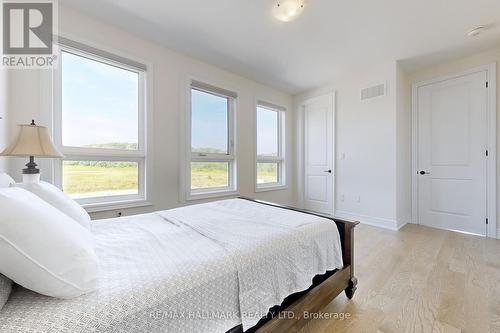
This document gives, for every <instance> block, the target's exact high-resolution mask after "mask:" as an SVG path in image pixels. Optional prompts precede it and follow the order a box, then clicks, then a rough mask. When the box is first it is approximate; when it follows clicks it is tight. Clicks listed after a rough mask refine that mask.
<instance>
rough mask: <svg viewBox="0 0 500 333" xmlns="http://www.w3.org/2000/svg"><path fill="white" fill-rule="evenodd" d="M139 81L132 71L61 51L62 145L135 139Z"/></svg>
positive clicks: (136, 134) (133, 141)
mask: <svg viewBox="0 0 500 333" xmlns="http://www.w3.org/2000/svg"><path fill="white" fill-rule="evenodd" d="M138 83H139V75H138V74H137V73H135V72H132V71H127V70H124V69H121V68H118V67H114V66H110V65H107V64H103V63H100V62H97V61H90V60H88V59H86V58H83V57H80V56H76V55H73V54H70V53H67V52H63V53H62V110H63V112H62V114H63V116H62V117H63V119H62V121H63V145H64V146H71V147H81V146H85V145H90V144H103V143H111V142H128V143H138V128H139V127H138V106H139V94H138V91H139V87H138ZM111 87H112V88H113V89H110V88H111Z"/></svg>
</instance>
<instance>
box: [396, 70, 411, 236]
mask: <svg viewBox="0 0 500 333" xmlns="http://www.w3.org/2000/svg"><path fill="white" fill-rule="evenodd" d="M409 85H410V81H409V78H408V75H407V74H406V72H405V71H404V70H403V69H402V68H401V66H400V64H396V220H397V223H398V227H401V226H402V225H404V224H406V223H410V222H411V214H412V211H411V195H412V193H411V161H412V150H411V149H412V143H411V90H410V89H408V87H409Z"/></svg>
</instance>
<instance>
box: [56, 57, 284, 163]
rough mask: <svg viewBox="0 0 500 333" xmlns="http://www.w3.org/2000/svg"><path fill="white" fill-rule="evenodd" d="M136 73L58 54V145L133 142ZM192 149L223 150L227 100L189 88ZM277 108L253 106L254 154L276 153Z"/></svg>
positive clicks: (225, 139)
mask: <svg viewBox="0 0 500 333" xmlns="http://www.w3.org/2000/svg"><path fill="white" fill-rule="evenodd" d="M138 105H139V75H138V74H137V73H135V72H132V71H128V70H125V69H122V68H118V67H114V66H111V65H107V64H103V63H101V62H98V61H93V60H89V59H87V58H83V57H80V56H76V55H73V54H71V53H68V52H63V53H62V110H63V112H62V121H63V133H62V134H63V135H62V137H63V145H64V146H70V147H81V146H87V145H92V144H105V143H116V142H120V143H123V142H127V143H135V144H137V143H138ZM191 106H192V147H193V148H194V149H195V150H196V149H197V148H211V149H216V150H221V151H224V152H227V149H228V134H227V130H228V118H227V107H228V102H227V98H224V97H220V96H216V95H212V94H208V93H206V92H202V91H198V90H195V89H193V90H192V103H191ZM277 124H278V120H277V112H275V111H270V110H267V109H263V108H258V109H257V128H258V133H259V135H258V139H257V150H258V154H259V155H276V154H277V147H278V143H277Z"/></svg>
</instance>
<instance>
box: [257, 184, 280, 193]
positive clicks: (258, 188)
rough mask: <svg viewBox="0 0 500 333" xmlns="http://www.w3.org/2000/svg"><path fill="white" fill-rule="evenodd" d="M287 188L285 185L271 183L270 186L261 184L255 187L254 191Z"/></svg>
mask: <svg viewBox="0 0 500 333" xmlns="http://www.w3.org/2000/svg"><path fill="white" fill-rule="evenodd" d="M286 189H288V186H286V185H272V186H261V187H256V188H255V193H259V192H268V191H283V190H286Z"/></svg>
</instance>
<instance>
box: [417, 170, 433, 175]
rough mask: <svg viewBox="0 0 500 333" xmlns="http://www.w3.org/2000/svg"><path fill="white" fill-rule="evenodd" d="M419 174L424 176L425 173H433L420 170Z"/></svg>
mask: <svg viewBox="0 0 500 333" xmlns="http://www.w3.org/2000/svg"><path fill="white" fill-rule="evenodd" d="M419 174H421V175H422V176H423V175H430V174H431V173H430V172H426V171H420V172H419Z"/></svg>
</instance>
